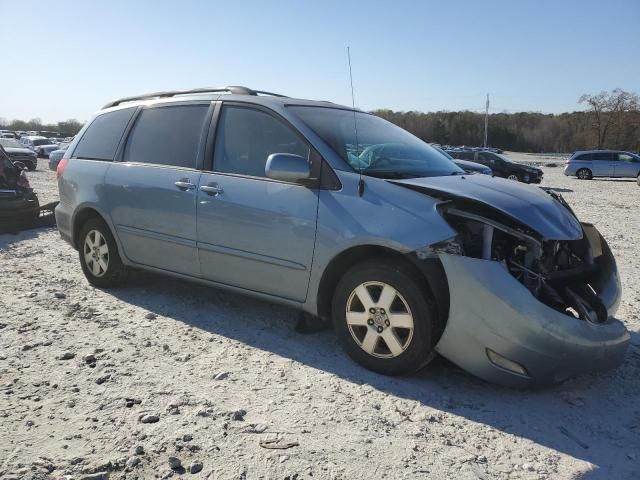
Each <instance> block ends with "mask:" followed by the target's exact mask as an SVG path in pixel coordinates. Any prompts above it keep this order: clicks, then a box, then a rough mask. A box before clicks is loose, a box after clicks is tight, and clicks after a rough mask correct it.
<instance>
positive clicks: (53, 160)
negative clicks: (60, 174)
mask: <svg viewBox="0 0 640 480" xmlns="http://www.w3.org/2000/svg"><path fill="white" fill-rule="evenodd" d="M67 148H69V143H61V144H60V145H59V147H58V149H57V150H54V151H53V152H51V153H50V154H49V169H50V170H53V171H54V172H55V171H56V169H57V168H58V163H60V160H62V157H63V156H64V152H66V151H67Z"/></svg>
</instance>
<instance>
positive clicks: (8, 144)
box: [0, 138, 24, 148]
mask: <svg viewBox="0 0 640 480" xmlns="http://www.w3.org/2000/svg"><path fill="white" fill-rule="evenodd" d="M0 144H2V146H3V147H5V148H24V145H21V144H20V142H18V141H17V140H16V139H14V138H0Z"/></svg>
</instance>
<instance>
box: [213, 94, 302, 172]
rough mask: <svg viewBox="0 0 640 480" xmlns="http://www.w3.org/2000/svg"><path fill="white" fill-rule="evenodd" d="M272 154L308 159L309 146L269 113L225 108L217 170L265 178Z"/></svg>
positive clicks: (218, 137) (214, 163)
mask: <svg viewBox="0 0 640 480" xmlns="http://www.w3.org/2000/svg"><path fill="white" fill-rule="evenodd" d="M272 153H292V154H295V155H300V156H301V157H304V158H307V159H308V158H309V146H308V145H307V144H306V142H304V141H303V140H302V139H301V138H300V137H299V136H298V135H297V134H296V133H295V132H294V131H293V130H292V129H291V128H290V127H289V126H287V125H285V124H284V123H283V122H282V121H280V120H278V119H276V118H275V117H273V116H271V115H269V114H268V113H265V112H262V111H260V110H255V109H252V108H246V107H235V106H228V105H226V106H224V107H223V109H222V115H221V117H220V125H219V126H218V133H217V139H216V147H215V153H214V158H213V169H214V170H215V171H216V172H223V173H236V174H239V175H250V176H253V177H264V176H265V165H266V163H267V157H268V156H269V155H271V154H272Z"/></svg>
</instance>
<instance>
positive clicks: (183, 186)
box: [173, 178, 196, 191]
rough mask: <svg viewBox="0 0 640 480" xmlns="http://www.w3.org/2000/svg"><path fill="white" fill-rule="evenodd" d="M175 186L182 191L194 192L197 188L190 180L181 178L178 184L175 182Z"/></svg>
mask: <svg viewBox="0 0 640 480" xmlns="http://www.w3.org/2000/svg"><path fill="white" fill-rule="evenodd" d="M173 184H174V185H175V186H176V187H178V188H179V189H180V190H182V191H184V190H193V189H194V188H196V186H195V184H193V183H191V181H190V180H189V179H188V178H181V179H180V180H178V181H177V182H173Z"/></svg>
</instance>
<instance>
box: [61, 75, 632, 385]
mask: <svg viewBox="0 0 640 480" xmlns="http://www.w3.org/2000/svg"><path fill="white" fill-rule="evenodd" d="M57 175H58V186H59V191H60V204H59V205H58V207H57V208H56V219H57V223H58V229H59V231H60V234H61V236H62V237H63V238H64V239H65V240H67V241H68V242H69V243H70V244H71V245H73V246H74V247H75V248H76V249H77V250H78V252H79V261H80V265H81V267H82V270H83V272H84V274H85V276H86V278H87V279H88V281H89V282H90V283H91V284H92V285H94V286H96V287H99V288H110V287H114V286H116V285H118V284H122V283H123V281H124V280H125V279H126V276H127V271H128V270H130V269H132V268H138V269H146V270H150V271H153V272H158V273H162V274H167V275H171V276H174V277H177V278H181V279H185V280H191V281H196V282H200V283H204V284H207V285H211V286H215V287H221V288H226V289H230V290H233V291H237V292H242V293H245V294H248V295H253V296H257V297H260V298H264V299H268V300H271V301H276V302H281V303H284V304H287V305H291V306H294V307H297V308H299V309H301V310H303V311H305V312H307V313H309V314H311V315H312V316H314V317H316V318H317V319H318V320H317V321H318V322H322V321H332V322H333V326H334V329H335V331H336V334H337V336H338V338H339V340H340V342H341V344H342V345H343V347H344V349H345V350H346V352H347V353H348V354H349V355H350V356H351V357H352V358H353V359H354V360H355V361H357V362H358V363H360V364H361V365H363V366H365V367H367V368H369V369H372V370H374V371H376V372H380V373H383V374H389V375H397V374H402V373H407V372H411V371H414V370H416V369H418V368H420V367H422V366H423V365H425V364H426V363H428V361H429V360H430V359H431V358H433V356H434V355H435V354H436V353H439V354H441V355H443V356H445V357H447V358H448V359H450V360H451V361H453V362H454V363H456V364H458V365H460V366H461V367H463V368H465V369H466V370H468V371H469V372H472V373H473V374H475V375H478V376H479V377H482V378H484V379H487V380H491V381H494V382H499V383H502V384H505V385H513V386H529V385H539V384H548V383H552V382H557V381H560V380H562V379H564V378H567V377H568V376H570V375H573V374H576V373H580V372H584V371H591V370H600V369H604V368H610V367H613V366H615V365H618V364H619V363H620V362H621V361H622V359H623V357H624V353H625V350H626V348H627V345H628V343H629V334H628V332H627V330H626V328H625V326H624V324H623V323H622V322H621V321H619V320H618V319H616V318H614V317H613V315H614V314H615V311H616V309H617V306H618V304H619V301H620V281H619V277H618V272H617V268H616V263H615V260H614V257H613V255H612V253H611V250H610V249H609V247H608V246H607V243H606V241H605V240H604V239H603V238H602V236H601V235H600V234H599V233H598V231H597V230H596V228H595V227H594V226H593V225H590V224H586V223H581V222H580V221H579V220H578V219H577V218H576V216H575V215H574V213H573V212H572V211H571V209H570V208H569V206H568V205H567V204H566V202H565V201H564V200H563V199H562V197H560V196H559V195H557V194H556V193H553V192H546V191H544V190H542V189H540V188H539V187H536V186H531V185H524V184H520V183H516V182H512V181H510V180H506V179H501V178H492V177H490V176H487V175H480V174H467V173H465V172H463V171H462V170H461V169H460V168H458V167H457V166H456V165H455V164H454V163H453V162H451V161H450V159H449V158H447V157H446V156H445V155H443V154H442V153H440V152H438V151H437V150H435V149H434V148H432V147H431V146H429V145H428V144H427V143H425V142H423V141H422V140H420V139H418V138H416V137H414V136H413V135H411V134H410V133H408V132H406V131H405V130H403V129H401V128H399V127H397V126H395V125H393V124H391V123H389V122H387V121H385V120H383V119H381V118H379V117H376V116H374V115H371V114H368V113H364V112H361V111H358V110H354V109H352V108H349V107H344V106H340V105H336V104H333V103H331V102H325V101H310V100H300V99H295V98H289V97H285V96H282V95H275V94H269V93H267V92H261V91H255V90H251V89H249V88H246V87H225V88H203V89H195V90H188V91H171V92H160V93H152V94H148V95H141V96H137V97H129V98H123V99H120V100H116V101H114V102H111V103H109V104H108V105H106V106H105V107H104V108H103V109H102V110H100V111H99V112H97V114H96V115H95V116H94V117H93V118H92V119H91V120H90V121H89V122H88V123H87V124H86V125H85V126H84V128H83V129H82V131H81V132H80V133H79V134H78V135H77V136H76V138H75V139H74V141H73V142H72V144H71V145H70V146H69V148H68V149H67V151H66V152H65V154H64V157H63V159H62V160H61V161H60V163H59V165H58V167H57ZM283 341H284V340H283Z"/></svg>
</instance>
